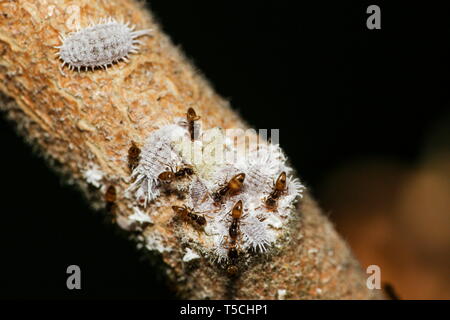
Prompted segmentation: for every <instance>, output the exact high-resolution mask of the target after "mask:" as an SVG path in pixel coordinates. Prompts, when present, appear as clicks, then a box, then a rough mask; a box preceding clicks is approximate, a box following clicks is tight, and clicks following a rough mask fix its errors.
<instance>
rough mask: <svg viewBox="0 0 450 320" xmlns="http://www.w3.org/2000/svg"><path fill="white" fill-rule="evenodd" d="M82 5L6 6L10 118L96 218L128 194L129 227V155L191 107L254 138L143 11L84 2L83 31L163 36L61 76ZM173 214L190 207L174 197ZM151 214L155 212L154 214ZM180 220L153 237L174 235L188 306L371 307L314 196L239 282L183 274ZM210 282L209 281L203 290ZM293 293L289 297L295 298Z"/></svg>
mask: <svg viewBox="0 0 450 320" xmlns="http://www.w3.org/2000/svg"><path fill="white" fill-rule="evenodd" d="M70 5H73V4H72V3H69V2H66V1H57V0H54V1H52V0H48V1H35V0H33V1H25V0H22V1H2V2H0V91H1V92H3V94H2V95H1V100H0V104H1V108H2V109H3V110H4V114H5V115H6V116H7V117H8V118H9V119H11V120H12V121H14V122H15V123H16V124H17V128H18V131H19V133H20V134H22V135H23V136H24V137H25V139H26V140H27V141H28V142H29V143H30V144H31V145H32V146H33V147H35V148H36V149H37V150H38V151H39V152H40V153H41V154H42V155H43V156H44V157H45V159H46V160H47V161H49V162H50V163H51V164H52V166H53V167H54V168H55V170H57V171H58V172H60V173H61V174H63V175H64V176H65V177H67V181H68V182H69V183H72V184H74V185H76V186H77V187H79V189H80V190H81V191H82V192H83V193H84V194H85V196H86V197H87V198H88V199H89V201H90V202H91V204H92V206H93V207H94V208H96V209H99V208H103V207H104V206H105V203H104V192H105V188H106V187H107V186H110V185H114V186H115V187H116V190H117V201H116V205H117V208H116V210H115V213H116V214H117V215H119V216H128V215H130V214H132V209H131V208H132V206H133V203H131V202H132V200H130V199H128V198H126V197H124V196H123V195H124V191H125V189H126V188H127V187H128V186H129V174H130V172H129V169H128V166H127V161H126V158H127V153H128V148H129V147H130V144H131V141H135V142H136V143H137V144H138V145H142V144H143V143H144V140H145V138H146V137H147V136H148V134H149V133H150V132H151V131H152V130H154V129H155V128H156V127H157V126H158V124H160V123H163V122H164V121H170V120H172V119H173V117H183V116H184V115H185V113H186V109H187V108H188V107H189V106H193V107H195V109H196V111H197V113H198V114H200V115H201V116H202V121H203V122H202V124H203V126H204V127H205V128H212V127H222V128H225V129H226V128H235V127H243V128H245V123H244V122H243V121H242V120H241V119H240V118H239V116H238V115H237V114H236V113H235V112H233V111H232V110H231V109H230V107H229V105H228V103H227V101H225V100H223V99H222V98H221V97H219V96H218V95H217V94H216V93H214V91H213V90H212V88H211V86H210V85H209V84H208V83H207V82H206V81H205V80H204V79H203V77H202V76H201V75H199V74H198V72H197V71H196V70H195V69H194V67H193V66H192V65H191V64H190V63H189V61H187V60H186V58H185V57H184V56H183V55H182V54H181V53H180V51H179V50H178V49H177V48H176V47H175V46H174V45H173V44H172V43H171V41H170V39H169V38H168V36H166V35H165V34H164V33H162V32H161V29H160V27H159V26H158V25H157V24H156V23H155V21H154V19H153V18H152V16H151V14H150V12H149V11H148V10H147V9H145V8H144V6H143V5H141V4H139V3H137V2H136V1H133V0H108V1H94V0H89V1H77V2H76V5H77V6H78V7H79V9H80V18H81V26H86V25H87V24H88V22H89V21H88V20H89V19H92V20H94V21H95V20H97V19H100V18H102V17H107V16H112V17H118V18H120V17H123V18H124V20H125V21H129V22H131V23H132V24H135V25H136V26H137V29H147V28H151V29H153V30H154V31H153V34H152V36H151V37H145V38H143V39H140V40H142V41H143V44H142V45H141V47H140V50H139V53H138V54H134V55H132V56H131V58H130V62H128V63H125V62H120V63H117V64H116V65H115V66H114V67H113V68H110V69H108V70H107V71H104V70H95V71H86V72H79V73H78V72H75V71H70V70H68V69H67V67H66V68H63V69H61V68H60V64H61V61H59V60H58V58H57V57H56V56H55V53H56V52H57V50H56V49H55V48H54V46H58V45H60V44H61V42H60V40H59V37H58V36H59V34H60V33H68V32H70V31H73V30H69V28H68V24H67V21H68V20H70V19H71V15H72V14H73V11H72V10H68V8H69V6H70ZM93 167H95V168H98V169H99V170H100V171H101V172H102V173H103V175H102V179H101V187H99V188H93V187H92V185H90V184H89V183H88V181H87V178H86V170H88V169H89V168H93ZM161 201H166V202H167V204H168V205H167V207H168V208H170V206H171V205H172V204H174V203H180V202H179V200H177V199H175V198H173V197H166V198H163V199H161ZM148 210H151V206H150V207H149V208H148ZM172 217H173V212H172V210H170V209H167V210H166V211H164V212H162V213H161V214H160V215H158V216H157V217H156V219H155V218H154V224H153V225H152V226H151V227H149V228H150V229H147V230H146V231H145V232H153V230H158V231H159V232H161V233H162V234H164V235H165V241H166V246H167V247H170V248H171V251H170V252H166V251H163V252H162V253H161V255H159V256H158V257H156V258H154V259H160V260H158V261H160V262H161V265H162V266H163V268H162V270H164V272H166V274H167V276H168V279H169V280H171V283H172V284H173V286H174V288H175V290H176V291H177V292H178V293H179V295H180V296H181V297H184V298H194V299H195V298H197V299H204V298H212V299H220V298H236V299H276V298H288V299H371V298H379V297H380V294H379V293H378V292H377V291H376V290H375V291H371V290H368V289H367V288H366V275H365V273H364V272H363V271H362V270H361V268H360V266H359V264H358V263H357V262H356V261H355V259H354V258H353V257H352V254H351V252H350V251H349V249H348V247H347V245H346V244H345V243H344V241H343V240H342V239H340V238H339V236H338V235H337V234H336V232H335V231H334V229H333V226H332V225H331V223H330V222H329V221H328V219H327V218H326V217H325V216H324V215H323V214H322V213H321V212H320V209H319V208H318V206H317V205H316V204H315V202H314V201H313V200H312V199H311V197H310V196H309V195H306V196H305V197H304V198H303V199H302V200H301V201H300V202H299V204H298V217H297V218H296V219H295V221H294V223H292V224H290V230H286V241H285V242H284V245H283V247H282V248H280V249H278V250H277V251H276V252H273V253H271V254H270V255H268V256H265V257H264V258H261V259H259V260H257V261H256V262H255V263H253V264H252V265H250V266H249V267H248V268H247V269H246V270H244V271H243V273H242V274H241V275H240V276H239V277H238V278H237V279H230V278H229V277H228V276H227V275H226V273H225V272H224V271H223V269H221V268H219V267H218V266H217V264H215V263H212V262H210V261H209V260H208V259H205V258H201V259H200V260H197V262H196V263H195V264H186V263H183V262H182V257H183V254H184V248H182V246H181V244H180V241H179V239H177V236H176V234H175V233H174V232H173V231H172V229H171V227H170V225H171V224H170V221H171V219H172ZM199 279H201V280H199ZM284 290H285V291H284Z"/></svg>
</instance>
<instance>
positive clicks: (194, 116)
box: [186, 108, 200, 141]
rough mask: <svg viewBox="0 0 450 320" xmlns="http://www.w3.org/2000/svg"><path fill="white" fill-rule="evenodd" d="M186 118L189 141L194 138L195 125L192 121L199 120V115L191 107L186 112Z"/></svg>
mask: <svg viewBox="0 0 450 320" xmlns="http://www.w3.org/2000/svg"><path fill="white" fill-rule="evenodd" d="M186 119H187V123H188V127H189V133H190V135H191V141H194V140H195V125H194V122H195V121H197V120H200V117H199V116H198V115H197V113H195V110H194V109H193V108H189V109H188V111H187V112H186Z"/></svg>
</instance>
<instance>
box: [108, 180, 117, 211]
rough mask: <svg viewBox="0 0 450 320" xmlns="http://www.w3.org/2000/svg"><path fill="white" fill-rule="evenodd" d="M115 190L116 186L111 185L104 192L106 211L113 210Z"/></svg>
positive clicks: (115, 196)
mask: <svg viewBox="0 0 450 320" xmlns="http://www.w3.org/2000/svg"><path fill="white" fill-rule="evenodd" d="M116 199H117V192H116V188H115V187H114V186H113V185H111V186H109V187H108V188H107V189H106V193H105V202H106V210H107V211H108V212H113V209H114V208H115V206H116Z"/></svg>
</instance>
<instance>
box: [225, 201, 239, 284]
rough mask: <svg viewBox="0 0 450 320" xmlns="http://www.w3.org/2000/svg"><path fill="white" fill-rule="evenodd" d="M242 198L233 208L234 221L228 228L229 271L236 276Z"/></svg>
mask: <svg viewBox="0 0 450 320" xmlns="http://www.w3.org/2000/svg"><path fill="white" fill-rule="evenodd" d="M242 211H243V208H242V200H239V201H238V202H236V203H235V205H234V206H233V209H231V217H232V221H231V224H230V228H229V229H228V244H227V246H228V259H229V266H228V268H227V272H228V274H229V275H231V276H234V275H236V274H237V273H238V271H239V269H238V267H237V261H238V249H237V246H238V238H239V236H240V232H239V226H240V219H241V218H242Z"/></svg>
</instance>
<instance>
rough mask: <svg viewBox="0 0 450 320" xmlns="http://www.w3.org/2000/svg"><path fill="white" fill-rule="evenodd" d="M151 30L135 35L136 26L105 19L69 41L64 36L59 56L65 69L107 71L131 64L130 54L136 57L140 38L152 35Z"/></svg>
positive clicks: (84, 29) (136, 32)
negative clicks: (118, 64) (114, 67)
mask: <svg viewBox="0 0 450 320" xmlns="http://www.w3.org/2000/svg"><path fill="white" fill-rule="evenodd" d="M150 32H151V30H150V29H147V30H140V31H134V26H129V24H128V23H120V22H117V21H116V20H114V19H112V18H108V19H102V20H101V21H100V23H99V24H91V25H90V26H89V27H87V28H83V29H81V30H78V31H76V32H74V33H71V34H69V35H68V36H67V37H64V36H62V35H61V36H60V39H61V41H62V42H63V43H62V45H60V46H57V47H55V48H57V49H59V52H58V53H57V55H58V56H59V58H60V59H61V60H62V61H63V63H62V65H61V66H62V67H64V65H66V64H67V65H68V66H69V69H71V70H72V69H75V68H76V69H78V71H80V70H81V69H82V68H85V70H87V69H88V68H91V69H92V70H93V69H94V68H95V67H103V68H104V69H106V68H107V67H108V66H109V65H112V64H113V63H115V62H118V61H120V60H124V61H128V59H127V58H128V55H129V54H130V53H136V52H137V50H138V46H137V45H139V44H141V41H139V40H136V38H138V37H140V36H143V35H148V34H150Z"/></svg>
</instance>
